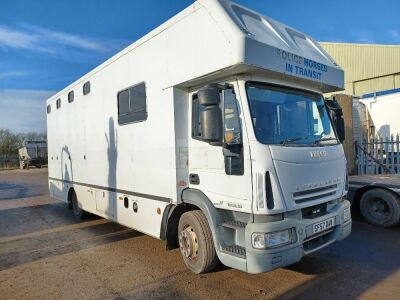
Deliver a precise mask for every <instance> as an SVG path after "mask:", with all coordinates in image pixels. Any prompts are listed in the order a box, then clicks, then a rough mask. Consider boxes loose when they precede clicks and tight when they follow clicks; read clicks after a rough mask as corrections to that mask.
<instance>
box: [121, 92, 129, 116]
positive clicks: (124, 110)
mask: <svg viewBox="0 0 400 300" xmlns="http://www.w3.org/2000/svg"><path fill="white" fill-rule="evenodd" d="M118 114H119V115H126V114H129V90H125V91H122V92H120V93H118Z"/></svg>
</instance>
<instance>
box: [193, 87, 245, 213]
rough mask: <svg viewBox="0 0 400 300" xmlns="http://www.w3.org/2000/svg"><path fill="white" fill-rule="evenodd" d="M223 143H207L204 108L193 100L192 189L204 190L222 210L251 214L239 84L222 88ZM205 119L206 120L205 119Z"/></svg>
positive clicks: (220, 93)
mask: <svg viewBox="0 0 400 300" xmlns="http://www.w3.org/2000/svg"><path fill="white" fill-rule="evenodd" d="M218 90H219V96H220V103H219V108H220V109H221V113H222V122H223V124H222V130H223V134H222V139H221V141H213V142H209V141H206V140H204V136H203V135H204V126H207V125H206V124H203V123H202V122H203V121H204V120H202V113H203V112H204V111H205V110H207V109H208V108H207V105H202V104H201V103H200V101H199V99H198V97H197V94H198V92H195V93H193V95H192V97H191V126H190V127H191V132H190V135H191V136H190V138H189V186H190V187H191V188H193V189H198V190H201V191H202V192H203V193H204V194H205V195H206V196H207V197H208V198H209V199H210V200H211V202H212V203H213V204H214V205H215V206H216V207H218V208H225V209H231V210H237V211H246V212H251V199H252V181H251V160H250V151H249V143H248V139H247V134H246V128H245V127H244V124H245V122H244V119H243V110H242V106H241V103H240V100H239V98H240V97H239V92H238V91H239V89H238V85H237V83H236V82H228V83H224V84H223V85H221V84H220V85H219V88H218ZM203 119H204V118H203Z"/></svg>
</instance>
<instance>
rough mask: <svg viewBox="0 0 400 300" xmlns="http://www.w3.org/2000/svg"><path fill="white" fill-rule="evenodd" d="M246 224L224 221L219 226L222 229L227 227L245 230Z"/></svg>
mask: <svg viewBox="0 0 400 300" xmlns="http://www.w3.org/2000/svg"><path fill="white" fill-rule="evenodd" d="M246 225H247V224H246V223H244V222H240V221H235V220H232V221H226V222H223V223H222V224H221V226H223V227H227V228H232V229H236V230H237V229H242V228H243V229H244V228H246Z"/></svg>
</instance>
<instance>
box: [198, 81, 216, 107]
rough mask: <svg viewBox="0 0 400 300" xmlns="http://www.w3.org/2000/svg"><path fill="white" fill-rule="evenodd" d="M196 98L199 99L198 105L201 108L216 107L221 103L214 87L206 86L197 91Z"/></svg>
mask: <svg viewBox="0 0 400 300" xmlns="http://www.w3.org/2000/svg"><path fill="white" fill-rule="evenodd" d="M197 98H198V99H199V103H200V105H203V106H218V105H219V103H220V102H221V97H220V95H219V90H218V88H217V87H216V86H208V87H207V88H205V89H202V90H200V91H198V93H197Z"/></svg>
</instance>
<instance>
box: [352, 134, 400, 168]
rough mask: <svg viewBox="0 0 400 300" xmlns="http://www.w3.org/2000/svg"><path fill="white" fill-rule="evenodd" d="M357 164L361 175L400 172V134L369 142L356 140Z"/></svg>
mask: <svg viewBox="0 0 400 300" xmlns="http://www.w3.org/2000/svg"><path fill="white" fill-rule="evenodd" d="M355 148H356V149H355V150H356V156H357V159H356V164H357V170H358V174H359V175H364V174H398V173H400V140H399V136H398V135H397V136H396V137H393V136H391V137H390V138H379V137H378V138H375V139H372V140H371V141H369V142H366V141H365V142H362V143H358V142H355Z"/></svg>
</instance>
